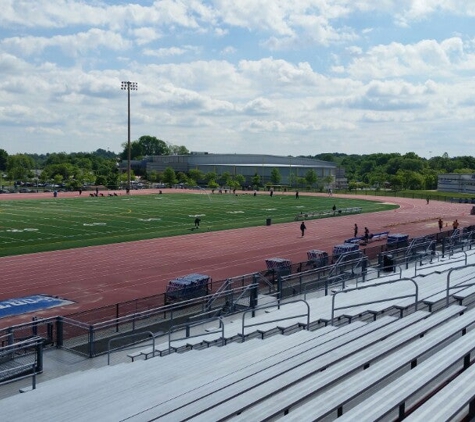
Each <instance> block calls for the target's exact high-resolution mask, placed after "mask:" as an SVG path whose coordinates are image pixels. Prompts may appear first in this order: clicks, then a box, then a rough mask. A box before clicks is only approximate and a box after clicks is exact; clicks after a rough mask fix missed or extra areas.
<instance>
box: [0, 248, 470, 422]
mask: <svg viewBox="0 0 475 422" xmlns="http://www.w3.org/2000/svg"><path fill="white" fill-rule="evenodd" d="M458 258H460V257H457V256H452V258H450V259H448V258H447V259H446V260H444V261H443V262H437V265H432V266H430V265H426V266H424V268H419V271H418V275H417V276H416V277H414V276H413V277H412V280H415V281H416V283H417V285H418V297H417V303H418V305H419V308H421V307H422V306H425V308H424V310H415V307H416V306H415V303H414V298H412V297H405V298H403V299H389V300H388V301H384V300H383V299H384V298H391V297H395V296H405V294H404V293H405V292H408V296H410V295H409V293H410V292H412V291H413V290H414V283H413V281H411V280H410V279H408V278H406V279H404V278H402V279H400V280H399V278H400V277H401V275H398V274H392V275H391V276H389V277H386V278H385V279H386V280H392V281H394V282H393V283H390V284H384V288H383V285H379V284H378V280H372V281H370V282H368V284H365V287H367V286H369V285H370V284H369V283H372V284H374V286H373V287H374V288H370V287H368V288H365V289H362V290H352V291H349V292H348V293H343V292H341V293H340V294H339V295H338V296H340V297H341V298H340V299H338V300H339V302H338V303H339V308H341V310H339V311H338V312H337V313H336V315H335V316H336V319H337V322H338V324H335V325H331V322H332V319H331V302H332V296H325V297H315V298H312V297H308V298H307V300H306V301H305V304H308V306H309V307H310V315H309V316H307V315H305V309H307V305H304V302H303V301H299V300H293V301H291V302H289V303H281V304H280V306H279V307H277V305H275V304H274V305H272V304H270V305H269V304H268V305H266V306H265V307H264V308H262V309H258V310H256V314H255V317H254V318H252V325H251V324H246V321H247V322H248V318H250V316H249V315H244V314H236V315H234V316H232V317H229V319H227V320H225V321H224V322H223V323H224V337H225V340H226V341H224V342H223V343H226V345H225V346H223V347H205V348H203V345H205V344H206V346H210V345H212V344H221V343H219V342H218V340H219V337H217V336H222V335H223V334H222V332H221V333H220V331H219V330H216V329H215V328H216V327H214V326H209V327H207V328H206V329H205V331H204V333H203V336H193V337H192V338H190V339H188V340H187V339H183V338H179V339H177V340H176V341H175V342H173V341H171V342H170V343H167V342H166V343H163V344H161V345H159V346H158V347H161V348H162V349H163V350H164V351H166V350H167V349H168V348H169V346H170V345H171V344H173V343H176V344H175V345H174V347H175V351H184V350H187V351H186V352H184V353H171V354H169V353H165V352H164V353H163V354H168V356H164V357H160V358H154V359H147V360H141V359H138V360H135V362H134V363H133V364H132V363H122V364H119V365H115V366H110V367H104V368H100V369H95V370H91V371H85V372H81V373H76V374H70V375H68V376H65V377H61V378H58V379H54V380H51V381H48V382H45V383H42V384H40V385H38V387H37V389H36V390H34V391H31V392H28V393H27V394H24V395H16V396H12V397H9V398H7V399H4V400H2V401H1V402H0V406H1V409H2V419H3V418H5V419H4V420H8V421H17V420H18V421H19V420H36V421H50V420H69V421H75V420H77V421H84V420H91V419H94V420H101V421H109V420H110V421H118V420H127V421H149V420H160V421H174V422H175V421H182V420H196V421H221V420H233V421H258V420H259V421H261V420H262V421H264V420H289V421H292V420H295V421H297V420H298V421H307V420H308V421H315V420H334V419H337V418H338V420H341V421H374V420H401V419H403V418H406V419H407V420H412V421H428V420H430V421H446V420H462V419H463V418H464V417H465V416H467V415H471V416H473V414H474V406H473V404H472V402H473V400H474V398H475V376H474V375H475V373H474V369H473V366H472V365H471V363H472V361H473V352H474V351H475V331H474V330H473V329H472V328H473V327H474V326H475V309H470V307H471V304H472V301H473V296H474V290H473V286H471V285H470V281H471V280H472V273H473V267H470V266H468V265H465V262H464V261H460V260H458ZM470 263H475V256H474V255H471V256H470V257H469V262H468V264H470ZM455 265H457V266H460V269H459V270H457V271H453V269H454V267H455ZM451 270H452V273H451V274H450V285H451V289H450V306H448V307H446V306H445V304H446V299H447V295H446V288H447V284H448V274H449V272H450V271H451ZM412 271H413V270H412ZM408 274H409V273H406V274H403V276H404V275H406V276H408V277H409V275H408ZM380 281H381V280H379V282H380ZM456 285H460V286H464V287H460V288H454V286H456ZM464 291H465V294H464V293H463V292H464ZM335 297H336V296H335ZM369 299H371V301H372V303H371V304H370V303H369V302H371V301H370V300H369ZM429 305H430V309H431V310H432V312H431V311H429ZM346 306H347V308H345V307H346ZM395 310H396V311H397V312H396V313H394V312H393V311H395ZM297 315H298V316H297ZM308 321H310V323H309V322H308ZM333 322H335V321H333ZM348 322H351V323H348ZM302 328H304V329H302ZM206 330H208V331H206ZM273 333H280V334H286V335H272V336H271V335H270V334H273ZM204 337H206V338H204ZM238 339H240V341H238ZM243 340H245V341H243ZM193 342H194V343H193ZM142 347H143V346H142ZM143 350H145V349H143ZM19 408H21V409H22V412H21V418H20V417H19V414H18V409H19Z"/></svg>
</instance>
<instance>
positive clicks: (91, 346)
mask: <svg viewBox="0 0 475 422" xmlns="http://www.w3.org/2000/svg"><path fill="white" fill-rule="evenodd" d="M89 357H90V358H92V357H94V326H92V325H90V326H89Z"/></svg>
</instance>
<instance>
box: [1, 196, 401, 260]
mask: <svg viewBox="0 0 475 422" xmlns="http://www.w3.org/2000/svg"><path fill="white" fill-rule="evenodd" d="M333 205H335V206H336V207H337V208H349V207H361V208H362V210H363V212H375V211H381V210H387V209H391V208H395V206H392V205H388V204H382V203H378V202H373V201H366V200H364V199H361V200H356V199H339V198H331V197H311V196H304V195H300V198H299V199H296V198H295V197H294V196H290V195H289V196H284V195H280V194H279V193H276V194H274V196H273V197H270V195H269V194H268V193H259V194H258V195H257V196H256V197H254V196H253V195H252V193H251V194H239V195H237V196H235V195H231V194H222V195H220V194H208V193H200V194H186V193H184V194H168V195H167V194H166V193H165V194H163V195H159V194H154V195H137V196H117V197H97V198H96V197H94V198H91V197H76V198H51V199H41V200H28V199H26V200H21V201H18V200H16V201H8V200H6V201H1V202H0V256H9V255H19V254H27V253H33V252H42V251H52V250H59V249H69V248H78V247H84V246H92V245H103V244H110V243H119V242H128V241H134V240H143V239H152V238H159V237H168V236H177V235H183V234H194V233H198V232H203V231H218V230H226V229H234V228H242V227H252V226H263V225H265V223H266V219H267V218H271V219H272V224H276V223H286V222H291V221H294V219H295V217H296V215H297V214H299V213H301V212H303V213H306V212H322V211H329V210H331V208H332V207H333ZM197 216H198V217H199V218H200V219H201V225H200V228H199V229H196V230H195V229H194V219H195V218H196V217H197Z"/></svg>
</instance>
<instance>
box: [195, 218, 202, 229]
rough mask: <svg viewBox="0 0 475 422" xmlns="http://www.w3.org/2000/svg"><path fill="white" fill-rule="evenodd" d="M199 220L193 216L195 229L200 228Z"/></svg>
mask: <svg viewBox="0 0 475 422" xmlns="http://www.w3.org/2000/svg"><path fill="white" fill-rule="evenodd" d="M200 221H201V219H200V218H199V217H196V218H195V229H199V228H200Z"/></svg>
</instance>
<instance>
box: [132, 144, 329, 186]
mask: <svg viewBox="0 0 475 422" xmlns="http://www.w3.org/2000/svg"><path fill="white" fill-rule="evenodd" d="M136 164H137V163H134V165H136ZM141 165H142V166H145V169H146V171H147V173H149V172H152V171H156V172H163V171H164V170H165V169H166V168H167V167H171V168H172V169H173V170H174V171H175V172H183V173H187V172H188V171H190V170H192V169H196V170H201V171H202V172H203V173H209V172H215V173H217V174H218V175H221V174H223V173H225V172H228V173H230V174H231V175H237V174H241V175H242V176H244V177H245V178H246V182H247V183H251V179H252V177H254V176H255V175H256V174H258V175H259V176H260V180H261V184H266V183H268V182H270V181H271V173H272V170H273V169H277V170H278V171H279V173H280V176H281V181H280V184H282V185H287V186H291V185H292V180H295V178H302V177H305V174H306V173H307V172H308V171H309V170H314V171H315V173H316V175H317V177H318V184H320V185H322V184H323V185H324V186H325V187H334V183H335V179H336V165H335V164H334V163H331V162H328V161H322V160H314V159H310V158H298V157H281V156H276V155H257V154H208V153H206V152H195V153H191V154H189V155H156V156H152V157H146V158H145V159H144V160H143V161H142V163H141ZM291 175H294V176H293V178H292V177H291Z"/></svg>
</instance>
